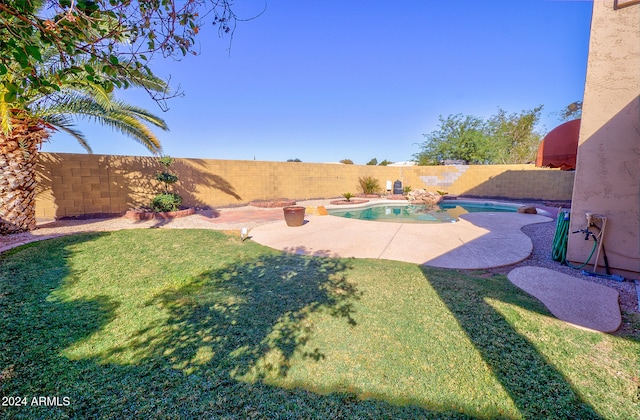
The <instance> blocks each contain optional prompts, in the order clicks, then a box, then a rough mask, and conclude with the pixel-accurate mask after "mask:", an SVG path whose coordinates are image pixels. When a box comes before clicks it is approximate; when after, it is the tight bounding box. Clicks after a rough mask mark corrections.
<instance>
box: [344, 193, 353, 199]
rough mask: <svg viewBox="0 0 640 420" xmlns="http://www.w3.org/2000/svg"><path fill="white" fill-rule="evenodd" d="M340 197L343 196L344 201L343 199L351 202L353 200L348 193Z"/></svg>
mask: <svg viewBox="0 0 640 420" xmlns="http://www.w3.org/2000/svg"><path fill="white" fill-rule="evenodd" d="M342 196H343V197H344V199H345V200H347V201H351V199H352V198H353V194H351V193H348V192H346V193H344V194H342Z"/></svg>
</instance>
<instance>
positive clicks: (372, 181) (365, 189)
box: [358, 176, 380, 194]
mask: <svg viewBox="0 0 640 420" xmlns="http://www.w3.org/2000/svg"><path fill="white" fill-rule="evenodd" d="M358 182H359V183H360V189H361V190H362V193H363V194H377V193H378V192H379V191H380V182H379V181H378V180H377V179H376V178H374V177H372V176H363V177H362V178H358Z"/></svg>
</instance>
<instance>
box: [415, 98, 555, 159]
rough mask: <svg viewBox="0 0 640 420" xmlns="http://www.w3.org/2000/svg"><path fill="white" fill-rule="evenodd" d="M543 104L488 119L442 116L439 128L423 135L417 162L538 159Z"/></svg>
mask: <svg viewBox="0 0 640 420" xmlns="http://www.w3.org/2000/svg"><path fill="white" fill-rule="evenodd" d="M541 111H542V106H539V107H537V108H534V109H531V110H524V111H521V112H520V113H512V114H507V112H506V111H504V110H502V109H498V113H497V114H496V115H493V116H491V117H489V118H488V119H487V120H483V119H481V118H477V117H474V116H463V115H461V114H458V115H449V116H448V117H447V118H443V117H442V116H440V123H439V126H438V129H437V130H435V131H432V132H431V133H429V134H425V135H424V136H425V137H426V138H427V140H426V141H425V142H424V143H422V144H421V145H420V148H421V151H420V152H419V153H417V154H415V155H414V156H413V157H414V159H415V160H416V161H417V163H418V165H437V164H441V163H442V162H443V161H445V160H463V161H466V162H468V163H470V164H513V163H530V162H533V161H534V160H535V157H536V153H537V150H538V145H539V143H540V140H541V135H540V134H539V133H538V132H537V131H536V126H537V124H538V122H539V121H540V113H541Z"/></svg>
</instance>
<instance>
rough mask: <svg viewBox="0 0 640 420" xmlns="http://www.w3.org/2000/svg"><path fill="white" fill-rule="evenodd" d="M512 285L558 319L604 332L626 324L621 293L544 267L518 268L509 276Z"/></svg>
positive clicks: (612, 330)
mask: <svg viewBox="0 0 640 420" xmlns="http://www.w3.org/2000/svg"><path fill="white" fill-rule="evenodd" d="M507 277H508V278H509V280H510V281H511V283H513V284H515V285H516V286H518V287H519V288H521V289H522V290H524V291H525V292H527V293H529V294H530V295H533V296H535V297H536V298H538V299H539V300H540V301H541V302H542V303H544V305H545V306H546V307H547V309H549V311H551V313H552V314H553V315H555V316H556V317H557V318H558V319H561V320H563V321H566V322H568V323H571V324H574V325H576V326H579V327H584V328H587V329H590V330H595V331H601V332H614V331H616V330H617V329H618V328H620V325H621V323H622V317H621V315H620V305H619V303H618V292H617V291H616V290H615V289H612V288H611V287H607V286H603V285H601V284H597V283H592V282H590V281H586V280H581V279H578V278H575V277H571V276H568V275H566V274H562V273H558V272H557V271H553V270H549V269H546V268H542V267H518V268H514V269H513V270H511V272H509V274H508V275H507Z"/></svg>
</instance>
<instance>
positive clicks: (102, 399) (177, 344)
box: [0, 233, 468, 418]
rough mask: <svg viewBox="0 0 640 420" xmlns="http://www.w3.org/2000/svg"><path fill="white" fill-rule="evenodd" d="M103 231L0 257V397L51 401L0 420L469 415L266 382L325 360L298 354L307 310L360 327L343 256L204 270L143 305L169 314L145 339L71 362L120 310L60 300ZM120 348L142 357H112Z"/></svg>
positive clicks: (97, 302) (102, 300)
mask: <svg viewBox="0 0 640 420" xmlns="http://www.w3.org/2000/svg"><path fill="white" fill-rule="evenodd" d="M103 235H110V233H104V234H98V235H76V236H69V237H64V238H58V239H54V240H50V241H45V242H42V243H39V244H37V245H34V246H27V247H22V248H19V249H17V250H15V251H12V252H10V253H8V254H7V255H3V256H0V290H1V291H2V293H1V294H0V321H1V323H2V325H3V328H1V329H0V368H1V370H0V395H2V396H26V397H27V398H28V399H29V400H28V401H27V403H29V402H30V401H31V400H30V399H31V398H32V397H34V396H49V397H58V400H56V403H57V404H56V405H53V406H52V405H49V406H40V407H36V406H31V405H30V404H28V405H27V406H23V407H0V417H5V416H6V417H10V418H68V417H74V418H75V417H78V418H88V417H92V418H93V417H95V418H254V417H259V418H285V417H286V418H353V417H366V418H441V417H442V416H447V417H449V418H455V417H458V418H468V416H465V415H462V414H459V413H457V412H432V411H428V410H425V409H421V408H417V407H398V406H394V405H392V404H389V403H386V402H384V401H379V400H366V401H362V400H359V399H358V398H357V397H356V396H355V395H354V394H351V393H334V394H329V395H318V394H316V393H313V392H309V391H305V390H300V389H283V388H279V387H275V386H270V385H268V384H266V383H265V382H264V381H262V380H261V379H262V378H265V377H267V376H273V375H276V376H284V375H287V371H288V369H289V361H290V360H291V357H292V356H293V355H294V354H296V355H300V356H302V357H304V358H308V359H310V361H322V360H323V358H324V357H325V356H324V354H322V353H321V352H320V351H319V350H318V349H305V343H306V342H307V341H306V340H307V338H308V337H309V336H310V335H311V334H312V333H313V324H312V323H311V322H309V321H310V320H309V315H310V314H312V313H314V312H318V311H324V312H325V313H328V314H330V315H332V316H335V317H338V318H340V319H343V320H344V322H346V323H347V324H349V325H354V326H355V325H357V322H358V321H357V314H356V313H354V310H353V306H352V303H353V302H354V300H356V299H358V298H359V292H358V290H357V289H356V288H355V287H354V286H353V285H352V284H350V283H349V282H348V281H347V279H346V272H347V271H348V270H349V269H350V267H349V263H348V260H336V259H329V258H318V257H305V256H298V255H292V254H269V255H262V256H259V257H257V258H254V259H252V260H249V261H245V262H244V263H238V264H232V265H229V266H227V267H225V268H222V269H219V270H214V271H208V272H204V273H201V274H200V275H199V276H197V278H194V279H193V281H192V282H191V283H190V284H189V285H188V286H185V287H183V288H181V289H179V290H176V291H173V292H166V293H163V294H161V295H160V296H157V297H156V298H154V299H152V301H149V302H146V304H147V305H148V306H156V307H158V306H159V307H161V308H163V309H164V311H165V313H167V314H168V316H167V318H166V320H165V321H163V322H158V324H159V325H156V326H155V327H157V328H155V329H154V328H153V327H150V328H149V331H140V332H139V334H138V335H137V337H142V336H146V337H147V339H144V340H142V339H138V340H136V337H131V340H130V341H129V344H128V345H127V347H126V348H115V349H113V348H111V349H107V350H105V351H102V352H100V351H98V352H97V354H100V355H99V356H96V357H91V358H78V359H75V360H73V359H70V358H68V357H66V356H65V352H66V350H67V349H68V348H69V347H70V346H73V345H76V344H79V343H82V342H83V341H84V340H86V339H88V338H89V337H90V336H92V335H93V334H95V333H102V330H103V329H104V328H105V326H106V325H107V324H109V323H110V322H111V321H113V320H114V319H115V317H116V316H117V311H118V310H119V308H120V304H119V302H115V301H113V300H111V299H110V298H106V297H103V296H99V297H97V298H94V299H90V300H79V299H77V298H75V299H74V298H73V296H69V297H64V296H63V295H60V294H59V293H60V291H61V290H62V291H64V290H73V289H74V288H73V287H69V288H67V286H72V285H73V282H74V281H75V278H76V277H77V276H79V275H80V274H82V273H77V272H74V270H73V267H72V266H70V265H69V261H72V260H73V258H72V257H73V252H74V250H73V247H74V245H77V244H80V243H82V242H85V241H91V240H93V239H95V238H98V237H100V236H103ZM25 263H26V264H25ZM20 265H22V267H23V268H19V267H18V266H20ZM25 266H26V267H27V269H25V268H24V267H25ZM107 344H108V343H107ZM127 351H134V352H137V354H139V355H142V357H140V358H139V359H138V361H136V362H134V363H131V364H121V363H120V364H116V363H114V362H112V361H110V360H113V359H111V356H117V353H118V352H127ZM65 397H66V398H68V400H65ZM51 401H53V400H51ZM65 401H68V405H65Z"/></svg>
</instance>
